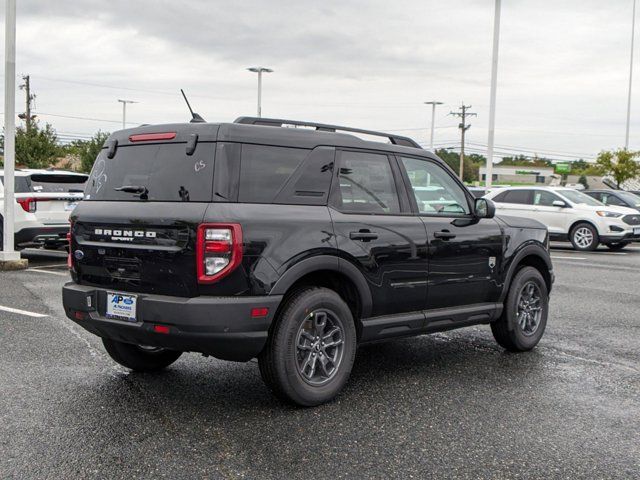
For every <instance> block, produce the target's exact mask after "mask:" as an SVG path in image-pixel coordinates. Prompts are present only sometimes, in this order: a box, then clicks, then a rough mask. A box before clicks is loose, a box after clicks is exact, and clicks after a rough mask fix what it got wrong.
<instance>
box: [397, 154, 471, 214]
mask: <svg viewBox="0 0 640 480" xmlns="http://www.w3.org/2000/svg"><path fill="white" fill-rule="evenodd" d="M400 160H401V161H402V165H404V168H405V170H406V171H407V176H408V177H409V181H410V182H411V188H412V189H413V194H414V196H415V199H416V203H417V204H418V210H419V212H420V213H425V214H430V215H466V214H469V213H471V210H470V208H469V202H468V200H467V195H466V194H465V191H464V189H463V188H462V187H461V186H460V185H459V184H458V183H457V182H456V181H455V180H454V179H453V178H451V176H450V175H449V174H448V173H447V171H446V170H445V169H444V168H442V167H440V166H439V165H438V164H436V163H434V162H430V161H428V160H419V159H417V158H411V157H400Z"/></svg>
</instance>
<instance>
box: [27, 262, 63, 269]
mask: <svg viewBox="0 0 640 480" xmlns="http://www.w3.org/2000/svg"><path fill="white" fill-rule="evenodd" d="M61 267H65V268H67V267H68V265H67V264H66V263H58V264H56V265H40V266H39V267H33V268H61Z"/></svg>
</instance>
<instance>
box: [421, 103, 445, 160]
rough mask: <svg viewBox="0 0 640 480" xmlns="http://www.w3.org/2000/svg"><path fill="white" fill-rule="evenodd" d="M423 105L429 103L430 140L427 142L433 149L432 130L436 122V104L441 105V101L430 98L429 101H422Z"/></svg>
mask: <svg viewBox="0 0 640 480" xmlns="http://www.w3.org/2000/svg"><path fill="white" fill-rule="evenodd" d="M424 104H425V105H431V140H430V142H429V145H430V149H431V151H433V131H434V129H435V123H436V105H442V102H437V101H435V100H432V101H430V102H424Z"/></svg>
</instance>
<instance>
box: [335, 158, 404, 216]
mask: <svg viewBox="0 0 640 480" xmlns="http://www.w3.org/2000/svg"><path fill="white" fill-rule="evenodd" d="M338 184H339V185H338V188H337V192H336V196H335V204H336V205H335V206H336V208H338V209H339V210H341V211H344V212H358V213H378V214H384V213H390V214H392V213H400V203H399V201H398V192H397V191H396V184H395V181H394V179H393V173H392V171H391V165H390V164H389V157H387V156H386V155H380V154H375V153H364V152H341V153H340V169H339V171H338Z"/></svg>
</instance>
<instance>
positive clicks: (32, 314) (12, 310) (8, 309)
mask: <svg viewBox="0 0 640 480" xmlns="http://www.w3.org/2000/svg"><path fill="white" fill-rule="evenodd" d="M0 310H2V311H4V312H9V313H19V314H20V315H26V316H27V317H33V318H43V317H48V316H49V315H45V314H43V313H36V312H29V311H27V310H20V309H19V308H11V307H3V306H2V305H0Z"/></svg>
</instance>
